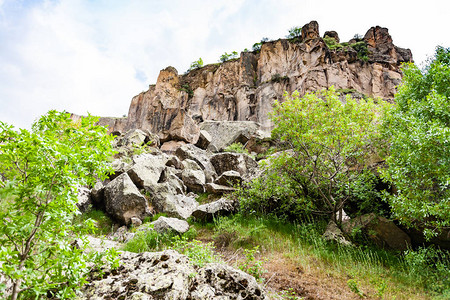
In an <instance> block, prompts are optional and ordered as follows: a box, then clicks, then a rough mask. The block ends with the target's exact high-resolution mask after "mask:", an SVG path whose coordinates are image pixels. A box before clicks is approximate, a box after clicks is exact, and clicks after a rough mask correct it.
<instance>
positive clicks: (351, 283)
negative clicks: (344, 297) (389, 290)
mask: <svg viewBox="0 0 450 300" xmlns="http://www.w3.org/2000/svg"><path fill="white" fill-rule="evenodd" d="M347 285H348V287H349V288H350V290H351V291H352V292H353V293H355V294H356V295H358V296H359V297H360V298H364V297H365V296H364V293H363V292H362V291H361V290H360V289H359V282H358V281H356V280H355V279H349V280H348V281H347Z"/></svg>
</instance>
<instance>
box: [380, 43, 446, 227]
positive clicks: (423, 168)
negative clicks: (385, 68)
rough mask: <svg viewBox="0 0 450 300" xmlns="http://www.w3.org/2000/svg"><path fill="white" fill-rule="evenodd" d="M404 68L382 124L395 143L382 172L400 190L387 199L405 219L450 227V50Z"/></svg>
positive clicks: (441, 51) (387, 136)
mask: <svg viewBox="0 0 450 300" xmlns="http://www.w3.org/2000/svg"><path fill="white" fill-rule="evenodd" d="M403 72H404V77H403V83H402V85H401V86H400V87H399V90H398V93H397V94H396V96H395V100H396V105H395V106H393V107H392V109H391V110H390V111H389V112H388V113H387V115H386V117H385V122H384V125H383V131H384V135H385V137H386V139H389V140H390V144H391V146H390V155H389V157H388V158H387V164H388V168H387V169H386V170H384V172H383V176H384V178H385V179H386V180H387V181H389V182H392V183H393V184H394V185H395V187H396V189H397V193H396V195H393V196H390V197H388V201H389V203H390V205H391V206H392V209H393V212H394V214H395V216H396V217H397V218H398V219H399V220H400V221H401V222H402V223H404V224H406V225H410V226H411V225H416V226H419V227H421V226H432V227H434V228H438V229H439V228H441V229H442V228H445V227H449V226H450V48H447V49H445V48H442V47H438V48H437V50H436V55H435V57H434V59H433V60H431V61H429V63H428V65H427V66H426V68H425V69H424V70H420V69H419V68H418V67H417V66H415V65H414V64H412V63H410V64H406V65H404V67H403Z"/></svg>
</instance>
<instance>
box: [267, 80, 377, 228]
mask: <svg viewBox="0 0 450 300" xmlns="http://www.w3.org/2000/svg"><path fill="white" fill-rule="evenodd" d="M377 111H378V107H377V106H376V105H375V104H374V102H373V100H371V99H367V100H359V101H357V100H355V99H353V98H351V97H350V96H349V95H347V96H346V98H345V100H344V101H342V100H340V98H339V94H338V93H336V91H335V90H334V88H333V87H332V88H330V89H329V90H323V91H321V92H318V93H310V94H306V95H305V96H304V97H303V98H300V97H299V93H298V92H294V93H293V94H292V95H291V96H290V95H288V94H285V101H284V102H283V103H275V107H274V114H273V117H272V121H273V122H274V124H275V128H274V129H273V131H272V136H273V137H274V138H276V139H278V140H279V141H280V142H281V143H284V144H285V145H286V146H287V147H288V148H290V149H292V150H291V151H285V152H283V153H282V154H281V155H278V156H277V157H276V158H275V159H274V160H273V161H272V162H271V164H272V167H271V168H272V169H273V168H275V169H277V170H282V176H284V177H286V178H288V180H287V182H290V184H292V183H295V184H296V185H297V188H298V190H297V191H296V193H297V194H299V193H301V195H298V196H303V197H307V198H308V199H309V200H310V201H313V202H314V201H315V202H316V203H313V206H314V207H316V208H318V207H323V208H325V212H326V213H328V214H330V215H332V216H336V213H337V212H339V211H340V210H341V209H342V208H343V206H344V204H345V202H346V201H347V200H348V199H349V198H350V197H351V196H352V193H353V191H354V190H356V189H360V187H357V186H356V185H358V184H360V183H361V180H360V176H361V174H362V172H363V171H364V170H365V164H366V161H367V159H368V158H369V157H370V156H371V155H374V153H373V151H372V148H371V145H372V144H373V143H374V141H375V140H376V139H377V137H378V135H379V133H378V126H377V124H378V114H377ZM298 198H300V197H298ZM336 221H339V220H336Z"/></svg>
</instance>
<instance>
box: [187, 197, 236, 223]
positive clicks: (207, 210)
mask: <svg viewBox="0 0 450 300" xmlns="http://www.w3.org/2000/svg"><path fill="white" fill-rule="evenodd" d="M235 210H236V202H235V201H233V200H229V199H227V198H220V199H219V200H216V201H214V202H211V203H206V204H202V205H200V206H198V207H197V209H195V210H194V211H193V212H192V216H193V217H194V218H196V219H197V220H203V221H212V220H213V219H214V217H218V216H224V215H229V214H231V213H232V212H234V211H235Z"/></svg>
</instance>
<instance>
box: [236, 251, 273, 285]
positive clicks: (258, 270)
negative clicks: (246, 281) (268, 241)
mask: <svg viewBox="0 0 450 300" xmlns="http://www.w3.org/2000/svg"><path fill="white" fill-rule="evenodd" d="M256 254H259V245H258V246H256V247H254V248H253V249H244V255H245V260H244V261H243V262H242V263H241V264H240V265H239V269H240V270H242V271H244V272H246V273H248V274H250V275H252V276H253V277H255V279H256V280H258V281H262V280H263V278H262V275H263V274H264V273H267V270H266V269H264V267H263V263H264V261H262V260H259V259H256V257H255V255H256Z"/></svg>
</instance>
